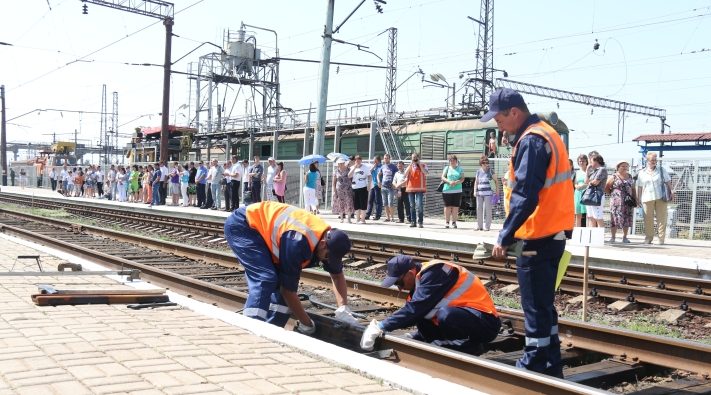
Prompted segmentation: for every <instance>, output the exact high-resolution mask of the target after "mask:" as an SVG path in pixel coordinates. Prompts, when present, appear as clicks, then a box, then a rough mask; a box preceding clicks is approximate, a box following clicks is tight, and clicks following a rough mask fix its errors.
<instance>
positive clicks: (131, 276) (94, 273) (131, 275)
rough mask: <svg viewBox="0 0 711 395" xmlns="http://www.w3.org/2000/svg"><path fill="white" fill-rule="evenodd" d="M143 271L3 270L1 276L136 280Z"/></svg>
mask: <svg viewBox="0 0 711 395" xmlns="http://www.w3.org/2000/svg"><path fill="white" fill-rule="evenodd" d="M140 274H141V271H140V270H137V269H132V270H116V271H114V270H98V271H80V272H74V271H68V270H60V271H57V272H54V271H52V272H46V271H42V272H31V274H28V273H27V272H2V273H0V277H25V276H28V275H31V276H32V277H67V276H127V280H128V281H132V280H136V279H139V278H141V276H140Z"/></svg>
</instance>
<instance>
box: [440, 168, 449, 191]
mask: <svg viewBox="0 0 711 395" xmlns="http://www.w3.org/2000/svg"><path fill="white" fill-rule="evenodd" d="M448 174H449V166H447V171H446V173H445V177H446V176H447V175H448ZM442 191H444V181H442V182H440V183H439V186H437V192H442Z"/></svg>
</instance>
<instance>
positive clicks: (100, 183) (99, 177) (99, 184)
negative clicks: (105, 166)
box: [94, 166, 104, 197]
mask: <svg viewBox="0 0 711 395" xmlns="http://www.w3.org/2000/svg"><path fill="white" fill-rule="evenodd" d="M94 174H95V175H96V192H97V194H98V195H99V197H102V196H103V195H104V171H103V170H101V166H96V172H95V173H94Z"/></svg>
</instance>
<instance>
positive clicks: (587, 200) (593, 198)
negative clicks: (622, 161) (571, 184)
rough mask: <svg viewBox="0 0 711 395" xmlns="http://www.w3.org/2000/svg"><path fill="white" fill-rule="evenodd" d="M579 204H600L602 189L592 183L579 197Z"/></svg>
mask: <svg viewBox="0 0 711 395" xmlns="http://www.w3.org/2000/svg"><path fill="white" fill-rule="evenodd" d="M580 204H582V205H585V206H599V205H600V204H602V191H601V190H600V188H596V187H594V186H592V185H591V186H589V187H587V189H585V192H583V196H582V198H581V199H580Z"/></svg>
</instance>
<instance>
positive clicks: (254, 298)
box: [225, 207, 290, 327]
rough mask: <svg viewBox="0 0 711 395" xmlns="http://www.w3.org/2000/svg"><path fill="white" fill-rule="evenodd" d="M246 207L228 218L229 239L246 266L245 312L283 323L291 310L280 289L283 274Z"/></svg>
mask: <svg viewBox="0 0 711 395" xmlns="http://www.w3.org/2000/svg"><path fill="white" fill-rule="evenodd" d="M245 212H246V208H245V207H241V208H239V209H237V210H235V211H233V213H232V215H230V216H229V217H227V220H226V221H225V239H226V240H227V244H228V245H229V246H230V248H232V252H234V254H235V256H236V257H237V260H238V261H239V262H240V263H241V264H242V266H244V272H245V276H246V277H247V287H248V288H249V295H248V296H247V302H246V303H245V304H244V310H242V314H244V315H246V316H247V317H251V318H254V319H257V320H260V321H266V322H268V323H270V324H273V325H277V326H281V327H283V326H284V325H286V322H287V321H288V320H289V316H290V311H289V308H288V307H287V306H286V302H285V301H284V298H283V297H282V296H281V292H279V274H278V272H277V267H276V266H275V265H274V263H273V262H272V255H271V253H270V252H269V248H268V247H267V243H265V242H264V239H263V238H262V236H261V235H260V234H259V233H257V231H256V230H254V229H252V228H251V227H250V226H249V224H248V223H247V218H246V216H245Z"/></svg>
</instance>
